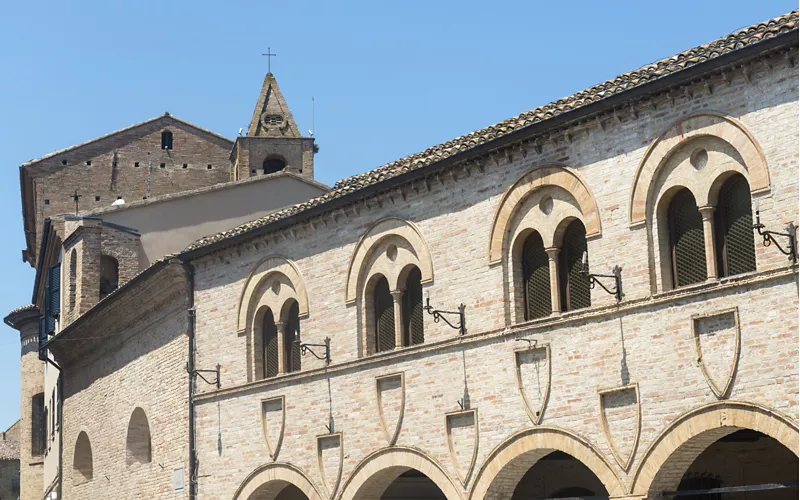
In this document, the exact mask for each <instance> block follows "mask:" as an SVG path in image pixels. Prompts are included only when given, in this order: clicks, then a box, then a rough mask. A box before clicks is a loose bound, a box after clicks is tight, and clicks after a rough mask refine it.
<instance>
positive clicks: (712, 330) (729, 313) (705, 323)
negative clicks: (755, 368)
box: [692, 308, 742, 399]
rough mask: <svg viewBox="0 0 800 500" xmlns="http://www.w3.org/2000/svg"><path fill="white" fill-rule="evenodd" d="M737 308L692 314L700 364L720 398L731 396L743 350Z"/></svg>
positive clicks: (693, 331) (695, 345)
mask: <svg viewBox="0 0 800 500" xmlns="http://www.w3.org/2000/svg"><path fill="white" fill-rule="evenodd" d="M741 336H742V335H741V329H740V328H739V311H738V309H736V308H733V309H727V310H723V311H716V312H713V313H711V314H703V315H696V316H692V342H693V344H694V350H695V355H696V356H697V365H698V366H699V367H700V371H701V372H702V373H703V377H705V379H706V382H707V383H708V386H709V387H710V388H711V391H712V392H713V393H714V395H715V396H716V397H717V399H725V398H727V397H728V394H729V391H730V389H731V384H732V383H733V377H734V375H735V374H736V367H737V366H738V364H739V352H740V349H741Z"/></svg>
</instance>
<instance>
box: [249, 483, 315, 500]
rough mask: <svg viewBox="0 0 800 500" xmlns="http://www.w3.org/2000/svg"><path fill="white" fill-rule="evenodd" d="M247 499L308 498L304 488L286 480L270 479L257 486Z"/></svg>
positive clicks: (278, 499)
mask: <svg viewBox="0 0 800 500" xmlns="http://www.w3.org/2000/svg"><path fill="white" fill-rule="evenodd" d="M247 500H308V497H307V496H306V494H305V493H303V490H301V489H300V488H298V487H297V486H295V485H293V484H291V483H287V482H285V481H270V482H268V483H264V484H262V485H261V486H260V487H258V488H256V489H255V491H253V492H252V493H251V494H250V496H248V497H247Z"/></svg>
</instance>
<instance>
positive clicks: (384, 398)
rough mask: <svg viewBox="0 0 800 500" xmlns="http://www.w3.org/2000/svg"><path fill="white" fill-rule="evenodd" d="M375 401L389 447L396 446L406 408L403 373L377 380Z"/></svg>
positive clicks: (384, 376) (377, 378) (381, 377)
mask: <svg viewBox="0 0 800 500" xmlns="http://www.w3.org/2000/svg"><path fill="white" fill-rule="evenodd" d="M375 400H376V402H377V406H378V420H379V421H380V423H381V428H382V429H383V433H384V436H385V437H386V441H387V443H388V444H389V446H394V444H395V443H396V442H397V436H398V435H399V434H400V428H401V427H402V425H403V414H404V411H405V406H406V384H405V375H404V374H403V372H400V373H393V374H391V375H383V376H380V377H376V378H375Z"/></svg>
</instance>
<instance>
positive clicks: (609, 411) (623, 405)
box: [597, 383, 642, 471]
mask: <svg viewBox="0 0 800 500" xmlns="http://www.w3.org/2000/svg"><path fill="white" fill-rule="evenodd" d="M597 395H598V399H599V400H600V421H601V423H602V427H603V433H604V434H605V435H606V440H608V444H609V446H610V448H611V454H612V455H614V460H616V461H617V463H618V464H619V466H620V467H621V468H622V470H625V471H627V470H628V468H629V467H630V466H631V462H632V461H633V456H634V453H635V452H636V447H637V445H638V444H639V433H640V431H641V428H642V413H641V404H640V402H641V400H640V398H639V384H636V383H634V384H629V385H623V386H621V387H615V388H613V389H601V390H598V391H597Z"/></svg>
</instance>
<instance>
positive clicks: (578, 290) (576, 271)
mask: <svg viewBox="0 0 800 500" xmlns="http://www.w3.org/2000/svg"><path fill="white" fill-rule="evenodd" d="M586 249H587V246H586V228H585V227H584V225H583V223H582V222H581V221H580V220H578V219H575V220H574V221H572V222H570V224H569V225H568V226H567V229H566V230H565V231H564V245H563V248H562V249H561V259H560V260H561V279H560V280H559V281H560V282H561V297H562V303H563V304H564V310H565V311H572V310H574V309H582V308H584V307H589V306H590V305H592V298H591V293H590V291H589V276H587V275H586V274H584V273H582V272H581V267H582V265H583V263H582V260H583V253H584V252H586Z"/></svg>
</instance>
